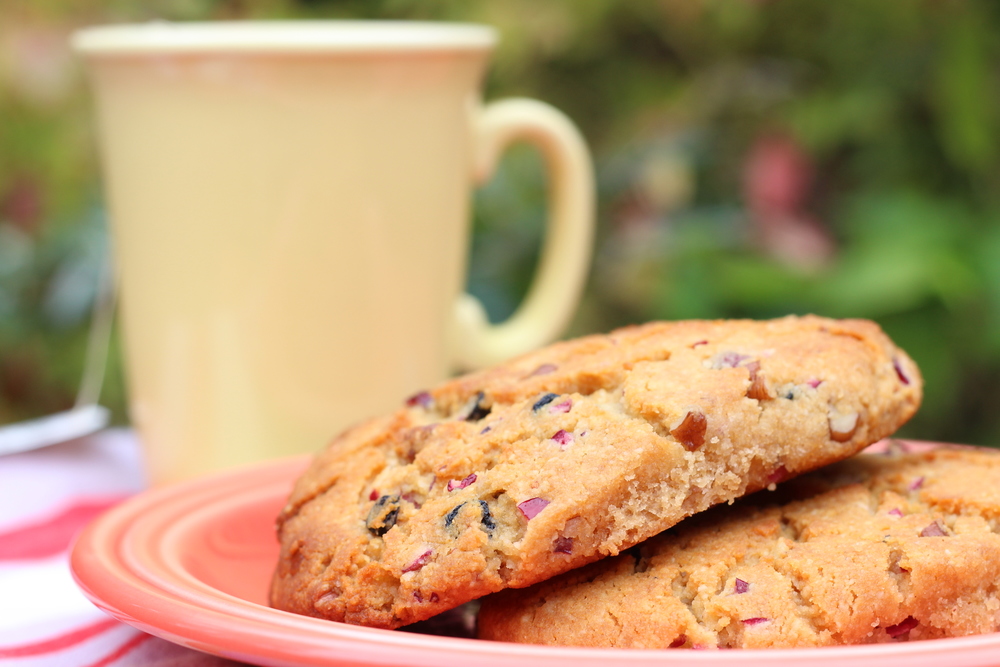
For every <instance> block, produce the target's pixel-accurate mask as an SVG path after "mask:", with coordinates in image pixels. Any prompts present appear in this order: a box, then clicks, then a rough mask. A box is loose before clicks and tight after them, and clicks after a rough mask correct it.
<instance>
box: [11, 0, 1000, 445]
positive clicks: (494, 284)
mask: <svg viewBox="0 0 1000 667" xmlns="http://www.w3.org/2000/svg"><path fill="white" fill-rule="evenodd" d="M243 18H378V19H389V18H391V19H426V20H457V21H474V22H482V23H488V24H491V25H494V26H496V27H497V28H498V29H499V30H500V31H501V34H502V41H501V44H500V47H499V50H498V52H497V53H496V57H495V60H494V63H495V64H494V67H493V69H492V72H491V74H490V78H489V80H488V82H487V97H488V98H497V97H501V96H511V95H527V96H532V97H537V98H539V99H543V100H546V101H548V102H550V103H552V104H554V105H555V106H557V107H559V108H561V109H563V110H564V111H565V112H567V113H568V114H569V115H570V116H571V117H572V118H573V119H574V120H575V121H576V122H577V123H578V124H579V126H580V127H581V129H582V130H583V133H584V134H585V136H586V137H587V139H588V141H589V143H590V145H591V147H592V150H593V153H594V157H595V161H596V166H597V171H598V178H599V191H600V202H599V208H600V217H599V233H598V243H597V250H596V257H595V261H594V266H593V271H592V275H591V280H590V283H589V286H588V289H587V292H586V295H585V298H584V303H583V306H582V307H581V309H580V312H579V314H578V317H577V319H576V321H575V322H574V324H573V327H572V331H571V332H570V333H571V334H582V333H588V332H592V331H603V330H607V329H609V328H612V327H615V326H619V325H623V324H628V323H633V322H640V321H645V320H650V319H682V318H693V317H698V318H715V317H772V316H778V315H783V314H787V313H805V312H816V313H820V314H824V315H830V316H838V317H866V318H872V319H874V320H876V321H878V322H879V323H880V324H882V326H883V327H884V328H885V329H886V330H887V331H888V332H889V333H890V334H891V335H892V336H893V337H894V338H895V339H896V340H897V341H898V342H899V343H900V344H901V345H902V346H903V347H905V348H906V349H907V350H908V351H909V352H910V353H911V354H912V356H913V357H914V358H916V360H917V361H918V362H919V364H920V366H921V368H922V369H923V371H924V374H925V377H926V380H927V390H926V401H925V404H924V407H923V409H922V410H921V413H920V415H919V416H918V418H917V419H916V420H914V422H913V423H912V424H911V425H910V426H908V427H907V429H906V431H905V433H906V434H908V435H911V436H916V437H921V438H927V439H942V440H951V441H962V442H970V443H979V444H991V445H992V444H1000V410H998V409H997V407H998V406H1000V148H998V142H997V139H998V134H1000V104H998V103H1000V79H998V76H1000V70H998V66H997V63H1000V43H998V40H997V39H996V37H995V36H996V35H998V34H1000V4H998V3H995V2H990V0H914V1H913V2H905V3H903V2H896V3H889V2H883V3H879V2H869V1H867V0H841V1H840V2H822V1H820V0H546V1H545V2H538V1H537V0H152V1H151V0H114V1H98V0H72V1H70V0H3V2H0V422H6V421H13V420H16V419H21V418H25V417H28V416H35V415H40V414H44V413H46V412H51V411H54V410H57V409H61V408H65V407H68V406H69V405H70V404H71V403H72V401H73V397H74V394H75V391H76V388H77V385H78V382H79V379H80V374H81V371H82V363H83V358H84V347H85V341H86V331H87V325H88V322H89V312H90V309H91V306H92V303H93V300H94V297H95V292H96V286H97V273H98V271H99V268H100V266H101V263H102V262H103V261H104V258H105V257H106V253H107V243H106V229H105V211H104V209H103V207H102V197H101V193H100V182H99V175H98V171H97V164H98V163H97V157H96V155H95V151H94V142H93V136H92V125H91V116H90V113H89V106H88V102H89V101H88V98H87V94H86V87H85V85H84V81H83V80H82V77H81V76H80V71H79V65H78V63H77V62H76V61H75V60H74V58H73V56H72V54H71V53H70V51H69V49H68V46H67V36H68V34H69V33H70V32H71V31H72V30H73V29H74V28H76V27H79V26H82V25H89V24H95V23H109V22H124V21H142V20H149V19H169V20H217V19H243ZM542 171H543V170H542V168H541V165H540V163H539V159H538V158H537V156H535V155H533V154H532V153H531V152H530V151H528V150H515V151H513V152H512V153H511V154H509V155H508V157H507V158H505V160H504V163H503V165H502V168H501V170H500V172H499V174H498V175H497V177H496V178H495V179H494V180H493V181H492V182H491V183H490V184H488V185H487V186H486V187H484V188H483V189H482V190H481V191H480V192H479V193H478V194H477V196H476V202H475V221H474V223H475V235H474V241H473V248H472V251H471V252H472V260H471V267H472V269H471V271H472V273H471V276H470V280H469V282H470V285H469V287H470V289H471V290H472V291H473V292H474V293H476V294H477V295H478V296H480V298H482V299H483V300H484V301H485V303H486V304H487V308H488V310H489V311H490V313H491V316H492V317H493V318H494V319H499V318H503V317H505V316H506V315H507V314H509V313H510V312H511V310H512V309H513V308H514V307H515V306H516V304H517V303H518V302H519V300H520V299H521V297H522V295H523V292H524V289H525V288H526V285H527V284H528V282H529V280H530V276H531V272H532V270H533V267H534V263H535V261H536V249H537V246H538V237H539V234H540V231H539V229H540V226H541V221H542V219H543V216H544V208H545V201H544V187H543V185H542V184H541V182H540V180H539V179H540V178H541V174H542ZM116 343H117V341H116ZM102 401H103V403H104V404H106V405H108V406H109V407H112V408H113V409H114V411H115V414H116V419H117V420H118V421H119V422H124V421H126V420H127V415H126V411H125V391H124V387H123V380H122V373H121V369H120V361H119V358H118V355H117V354H113V355H112V361H111V368H110V373H109V382H108V385H107V386H106V389H105V392H104V395H103V397H102Z"/></svg>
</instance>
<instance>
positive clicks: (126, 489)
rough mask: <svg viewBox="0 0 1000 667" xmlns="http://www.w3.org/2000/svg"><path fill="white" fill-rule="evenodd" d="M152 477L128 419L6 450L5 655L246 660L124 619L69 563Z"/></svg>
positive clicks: (75, 664)
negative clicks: (93, 525)
mask: <svg viewBox="0 0 1000 667" xmlns="http://www.w3.org/2000/svg"><path fill="white" fill-rule="evenodd" d="M144 486H145V481H144V479H143V474H142V462H141V455H140V451H139V447H138V443H137V441H136V439H135V437H134V436H133V434H132V433H131V432H130V431H127V430H124V429H118V430H109V431H104V432H102V433H99V434H97V435H94V436H91V437H88V438H82V439H80V440H76V441H73V442H69V443H64V444H61V445H55V446H53V447H47V448H45V449H40V450H36V451H33V452H27V453H23V454H12V455H8V456H3V457H0V664H2V665H4V666H5V667H6V665H16V666H18V667H21V666H23V667H43V666H44V667H49V666H51V667H104V666H108V667H132V666H139V665H142V666H154V667H166V666H167V665H170V666H171V667H174V666H176V667H222V666H232V665H236V664H237V663H234V662H232V661H229V660H224V659H221V658H216V657H214V656H210V655H206V654H204V653H199V652H197V651H192V650H190V649H187V648H183V647H181V646H178V645H176V644H172V643H170V642H167V641H164V640H162V639H159V638H156V637H153V636H151V635H147V634H145V633H143V632H140V631H139V630H136V629H135V628H132V627H131V626H128V625H124V624H122V623H119V622H117V621H115V620H114V619H112V618H110V617H109V616H107V615H105V614H104V613H103V612H101V611H100V610H99V609H97V608H96V607H95V606H93V605H92V604H91V603H90V601H88V600H87V599H86V598H85V597H84V596H83V594H82V593H81V592H80V591H79V589H78V588H77V586H76V584H75V583H74V581H73V578H72V576H71V575H70V571H69V547H70V544H71V542H72V540H73V537H74V536H75V535H76V534H77V533H78V532H79V531H80V530H81V529H82V528H83V526H85V525H86V524H87V522H88V521H90V520H91V519H93V518H94V517H96V516H97V515H98V514H100V513H101V512H102V511H104V510H105V509H107V508H109V507H111V506H112V505H114V504H115V503H118V502H121V501H122V500H123V499H125V498H127V497H128V496H130V495H132V494H134V493H136V492H138V491H141V490H142V489H143V488H144Z"/></svg>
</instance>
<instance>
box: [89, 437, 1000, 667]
mask: <svg viewBox="0 0 1000 667" xmlns="http://www.w3.org/2000/svg"><path fill="white" fill-rule="evenodd" d="M893 441H895V442H902V443H904V444H905V445H913V446H916V447H917V448H918V449H927V448H931V449H933V448H939V447H955V446H956V445H953V444H951V443H940V442H929V441H919V440H909V439H894V440H893ZM886 442H888V441H882V442H880V443H876V444H875V445H872V448H875V451H878V450H879V449H881V450H884V449H885V446H886V445H885V443H886ZM957 446H958V447H969V446H967V445H957ZM311 458H312V457H311V456H308V455H306V456H296V457H292V458H286V459H279V460H275V461H269V462H265V463H259V464H254V465H250V466H243V467H240V468H236V469H233V470H229V471H226V472H223V473H216V474H212V475H207V476H204V477H201V478H198V479H195V480H190V481H187V482H180V483H177V484H172V485H168V486H163V487H158V488H153V489H150V490H148V491H144V492H142V493H140V494H137V495H136V496H133V497H132V498H129V499H128V500H126V501H124V502H123V503H121V504H119V505H117V506H115V507H114V508H112V509H110V510H109V511H108V512H106V513H104V514H102V515H101V516H100V517H98V518H97V519H96V520H95V521H93V522H92V523H91V524H90V525H88V526H87V527H86V528H85V529H84V530H83V532H81V533H80V535H79V536H78V537H77V538H76V541H75V542H74V545H73V547H72V550H71V554H70V569H71V572H72V575H73V578H74V580H75V581H76V582H77V585H78V586H79V587H80V588H81V590H82V591H83V593H84V595H85V596H86V597H87V598H88V599H90V600H91V602H93V603H94V604H95V605H97V606H98V607H99V608H101V609H103V610H104V611H105V612H107V613H109V614H110V615H111V616H113V617H114V618H116V619H117V620H119V621H122V622H124V623H127V624H129V625H132V626H134V627H137V628H139V629H140V630H142V631H144V632H147V633H149V634H153V635H156V636H159V637H161V638H163V639H166V640H168V641H172V642H174V643H178V644H181V645H184V646H187V647H189V648H193V649H196V650H199V651H203V652H206V653H210V654H214V655H218V656H221V657H225V658H230V659H235V660H241V661H244V662H250V663H253V664H259V665H266V666H268V667H272V666H273V667H292V666H296V667H297V666H304V665H309V666H313V667H325V666H331V665H340V664H344V663H345V662H348V663H350V664H369V665H385V664H399V665H413V666H414V667H417V666H419V667H442V658H443V657H444V658H446V659H447V660H448V661H449V662H454V661H456V660H474V661H475V662H474V664H476V665H485V666H493V665H496V666H497V667H499V666H500V665H508V664H510V663H511V662H512V661H514V660H534V661H536V662H537V663H538V664H539V665H541V664H544V665H546V667H549V666H562V665H565V666H566V667H590V666H594V667H596V666H597V665H606V664H608V663H609V661H613V662H614V663H615V664H622V665H647V664H654V663H655V664H661V663H662V662H663V661H664V660H665V658H666V656H667V655H669V660H670V662H671V663H672V664H677V665H699V666H705V665H727V666H728V665H735V664H737V663H738V664H739V665H741V666H746V667H757V666H760V667H764V666H765V665H767V666H768V667H771V666H773V665H786V664H799V663H801V662H804V661H811V662H815V663H817V664H838V665H842V664H844V661H847V660H850V661H851V662H852V663H854V662H856V661H859V660H870V661H871V664H875V662H876V661H877V662H878V664H879V667H890V666H892V665H897V664H898V665H899V666H900V667H904V666H905V667H921V666H922V665H926V666H927V667H937V666H938V665H939V664H940V662H941V661H942V660H947V664H949V665H953V666H955V667H960V666H968V667H972V666H974V665H985V664H989V663H992V662H995V661H996V659H997V657H998V656H1000V633H996V632H994V633H988V634H982V635H973V636H969V637H958V638H948V639H936V640H927V641H916V642H907V643H890V644H867V645H852V646H830V647H822V648H789V649H756V650H755V649H742V650H739V651H683V652H682V651H678V650H676V649H674V650H671V651H670V652H669V654H668V653H666V652H665V650H664V649H627V650H623V649H610V648H587V647H565V646H540V645H531V644H512V643H505V642H492V641H484V640H477V639H466V638H453V637H440V636H434V635H421V634H417V633H405V632H396V631H392V630H381V629H376V628H365V627H360V626H353V625H348V624H344V623H338V622H335V621H328V620H323V619H316V618H310V617H306V616H299V615H296V614H292V613H290V612H285V611H281V610H278V609H273V608H270V607H267V606H264V605H260V604H257V603H254V602H251V601H249V600H243V599H241V598H238V597H236V596H234V595H231V594H229V593H226V592H224V591H221V590H218V589H213V588H212V587H211V586H209V585H208V584H207V583H205V582H201V584H202V588H204V589H208V590H195V589H192V588H190V587H188V588H185V586H184V585H183V584H179V583H178V582H177V581H174V582H173V583H174V587H173V588H175V589H176V588H178V587H179V589H180V592H178V591H177V590H168V588H170V587H169V586H168V587H166V588H165V587H164V586H163V580H162V579H163V577H167V579H169V576H170V568H169V567H166V566H164V565H163V564H162V563H158V564H156V565H155V567H153V568H152V570H151V569H150V568H149V567H148V563H142V562H141V558H139V556H137V555H136V554H135V553H131V554H129V553H128V548H129V547H132V548H133V551H134V548H135V547H136V545H135V544H129V542H128V540H129V539H130V535H131V539H133V540H134V539H136V535H139V536H140V537H143V538H144V539H150V540H153V541H154V543H153V544H145V545H144V546H145V547H147V549H149V550H151V553H153V554H156V553H157V549H156V547H157V546H162V545H157V544H156V543H155V540H156V539H157V537H156V534H157V531H156V530H153V527H155V526H156V525H157V524H155V523H153V524H150V523H149V522H147V523H146V524H144V525H143V528H142V530H139V531H138V532H137V531H136V530H135V526H136V525H137V524H138V523H139V522H141V521H143V520H144V518H146V519H148V517H150V516H151V515H153V516H155V512H157V511H159V512H160V513H161V514H168V515H169V514H170V512H169V511H168V510H170V507H171V505H170V504H171V503H174V505H175V507H174V513H175V514H176V505H177V504H178V503H180V504H182V505H185V506H189V505H191V504H195V505H198V506H199V507H202V508H207V509H211V508H212V507H216V506H217V505H218V504H219V503H225V502H230V503H234V502H238V501H239V500H241V499H244V498H250V497H254V496H260V495H261V494H262V493H263V492H267V493H274V492H275V488H274V487H275V485H283V486H285V487H287V489H288V490H290V489H291V483H292V482H293V481H294V479H295V478H296V477H298V475H299V474H300V473H301V472H302V471H303V470H304V469H305V467H306V466H307V465H308V462H309V460H311ZM265 481H267V483H268V486H265V484H264V482H265ZM235 493H239V494H240V495H239V496H238V497H237V496H235V495H234V494H235ZM286 495H287V494H286ZM234 497H235V499H234ZM207 509H206V511H207ZM161 520H165V521H167V524H168V525H166V526H163V527H164V528H169V527H170V525H171V521H170V517H166V518H165V519H163V518H161ZM173 523H174V524H176V521H174V522H173ZM163 532H165V531H160V534H161V537H160V538H159V539H160V540H161V541H162V539H163V537H162V533H163ZM150 534H152V535H153V537H148V536H149V535H150ZM140 546H143V545H140ZM161 555H162V554H161ZM137 558H139V561H138V562H136V559H137ZM136 568H138V570H140V571H136ZM164 572H166V574H164ZM187 576H188V577H193V578H194V579H195V580H197V577H194V575H192V574H188V575H187ZM212 591H215V592H214V593H213V592H212ZM178 619H180V620H178ZM195 619H197V622H194V621H195ZM234 625H235V626H236V628H235V629H234ZM234 640H236V641H234ZM290 640H294V641H290ZM945 656H947V657H945ZM963 658H964V659H963Z"/></svg>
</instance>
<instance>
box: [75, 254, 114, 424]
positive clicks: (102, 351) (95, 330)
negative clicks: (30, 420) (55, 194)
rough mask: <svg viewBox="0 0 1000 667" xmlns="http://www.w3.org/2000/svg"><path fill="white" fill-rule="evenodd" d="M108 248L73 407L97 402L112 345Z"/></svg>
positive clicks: (112, 286)
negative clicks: (81, 374) (81, 376)
mask: <svg viewBox="0 0 1000 667" xmlns="http://www.w3.org/2000/svg"><path fill="white" fill-rule="evenodd" d="M113 264H114V263H113V262H112V260H111V252H110V249H107V250H106V254H105V258H104V261H103V262H102V263H101V268H100V273H99V275H98V281H97V291H96V292H95V294H94V309H93V311H92V315H91V320H90V332H89V333H88V335H87V352H86V357H85V358H84V364H83V378H82V379H81V380H80V389H79V390H78V391H77V394H76V402H75V403H74V404H73V407H74V408H80V407H85V406H89V405H96V404H97V402H98V401H99V400H100V398H101V389H102V388H103V387H104V377H105V374H106V372H107V363H108V351H109V349H110V347H111V329H112V325H113V323H114V313H115V304H116V301H117V289H116V286H115V271H114V266H113Z"/></svg>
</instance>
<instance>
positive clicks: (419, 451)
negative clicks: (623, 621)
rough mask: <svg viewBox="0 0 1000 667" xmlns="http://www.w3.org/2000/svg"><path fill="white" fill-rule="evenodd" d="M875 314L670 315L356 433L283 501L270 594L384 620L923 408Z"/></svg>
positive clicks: (426, 401) (444, 602)
mask: <svg viewBox="0 0 1000 667" xmlns="http://www.w3.org/2000/svg"><path fill="white" fill-rule="evenodd" d="M920 398H921V379H920V375H919V372H918V370H917V368H916V366H915V365H914V363H913V362H912V361H911V360H910V359H909V357H907V356H906V355H905V353H903V352H902V351H901V350H899V349H898V348H896V347H895V346H894V345H893V344H892V342H891V341H890V340H889V339H888V337H886V336H885V334H883V333H882V331H881V330H880V329H879V328H878V327H877V326H876V325H875V324H873V323H871V322H866V321H859V320H843V321H837V320H829V319H823V318H819V317H812V316H809V317H801V318H798V317H788V318H783V319H779V320H772V321H765V322H754V321H713V322H708V321H704V322H702V321H692V322H675V323H652V324H647V325H642V326H636V327H629V328H625V329H620V330H618V331H614V332H612V333H611V334H608V335H598V336H589V337H585V338H580V339H577V340H573V341H567V342H562V343H557V344H555V345H552V346H550V347H547V348H544V349H542V350H539V351H537V352H533V353H531V354H528V355H525V356H523V357H520V358H518V359H515V360H513V361H510V362H508V363H505V364H503V365H500V366H498V367H496V368H493V369H490V370H487V371H483V372H479V373H475V374H471V375H467V376H464V377H461V378H458V379H455V380H453V381H450V382H447V383H445V384H443V385H441V386H439V387H437V388H435V389H432V390H430V391H427V392H421V393H419V394H417V395H415V396H413V397H412V398H411V399H409V400H408V401H407V403H406V405H405V406H403V407H402V408H401V409H400V410H398V411H397V412H395V413H393V414H390V415H387V416H385V417H382V418H379V419H374V420H372V421H369V422H366V423H363V424H361V425H359V426H357V427H355V428H353V429H350V430H348V431H347V432H345V433H343V434H342V435H340V436H339V437H337V438H336V439H334V441H333V442H332V443H331V444H330V445H329V446H328V448H327V449H326V450H325V451H323V452H322V453H320V454H319V455H318V456H317V458H316V459H315V461H314V462H313V464H312V465H311V466H310V468H309V469H308V470H307V471H306V473H305V474H304V475H303V476H302V477H301V478H300V479H299V480H298V482H297V483H296V485H295V487H294V490H293V492H292V494H291V497H290V498H289V500H288V502H287V504H286V506H285V507H284V509H283V510H282V512H281V514H280V516H279V518H278V532H279V540H280V542H281V556H280V560H279V563H278V567H277V570H276V572H275V575H274V579H273V582H272V587H271V603H272V605H274V606H275V607H277V608H279V609H285V610H288V611H293V612H297V613H301V614H306V615H309V616H316V617H322V618H328V619H332V620H337V621H346V622H348V623H356V624H362V625H368V626H374V627H381V628H395V627H399V626H401V625H406V624H409V623H413V622H415V621H419V620H423V619H425V618H429V617H431V616H433V615H435V614H437V613H439V612H441V611H444V610H446V609H449V608H452V607H455V606H458V605H460V604H462V603H464V602H467V601H469V600H472V599H475V598H478V597H480V596H482V595H485V594H487V593H492V592H495V591H499V590H501V589H504V588H508V587H513V588H521V587H525V586H529V585H531V584H533V583H536V582H539V581H542V580H545V579H548V578H549V577H552V576H554V575H557V574H559V573H561V572H565V571H567V570H570V569H572V568H576V567H579V566H581V565H584V564H586V563H589V562H591V561H594V560H597V559H599V558H603V557H605V556H609V555H615V554H617V553H618V552H619V551H621V550H623V549H626V548H628V547H630V546H632V545H634V544H636V543H638V542H640V541H642V540H644V539H646V538H648V537H650V536H652V535H655V534H656V533H659V532H660V531H662V530H664V529H666V528H669V527H670V526H672V525H674V524H676V523H677V522H678V521H680V520H681V519H683V518H684V517H686V516H690V515H691V514H694V513H696V512H700V511H702V510H704V509H706V508H708V507H710V506H712V505H714V504H716V503H719V502H724V501H729V500H732V499H734V498H736V497H739V496H741V495H743V494H745V493H748V492H750V491H754V490H757V489H760V488H763V487H766V486H769V485H771V484H773V483H775V482H778V481H781V480H782V479H784V478H786V477H788V476H791V475H796V474H798V473H801V472H804V471H806V470H810V469H813V468H816V467H819V466H822V465H826V464H828V463H831V462H833V461H837V460H840V459H843V458H845V457H848V456H850V455H852V454H854V453H856V452H857V451H859V450H860V449H862V448H863V447H865V446H866V445H867V444H869V443H871V442H874V441H875V440H878V439H880V438H882V437H884V436H886V435H889V434H891V433H892V432H893V431H895V430H896V429H897V428H898V427H899V426H900V425H901V424H903V423H904V422H905V421H906V420H907V419H909V417H910V416H911V415H912V414H913V413H914V412H915V411H916V409H917V406H918V404H919V402H920Z"/></svg>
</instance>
